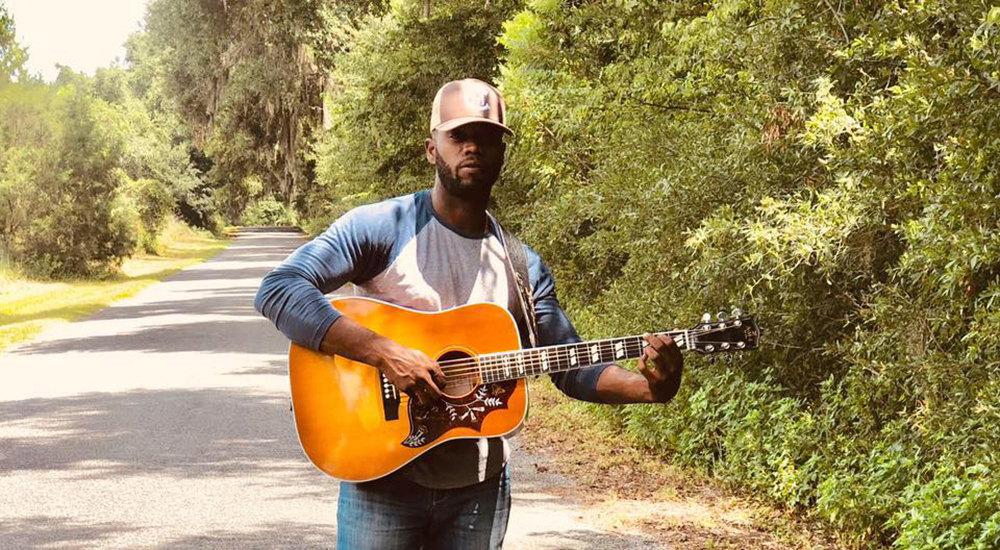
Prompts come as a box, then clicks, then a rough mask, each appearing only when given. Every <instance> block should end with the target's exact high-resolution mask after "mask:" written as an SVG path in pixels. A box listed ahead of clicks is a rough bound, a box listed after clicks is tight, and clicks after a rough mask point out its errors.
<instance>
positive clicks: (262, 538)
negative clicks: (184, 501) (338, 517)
mask: <svg viewBox="0 0 1000 550" xmlns="http://www.w3.org/2000/svg"><path fill="white" fill-rule="evenodd" d="M332 515H333V514H332V513H331V524H330V525H316V524H306V523H295V522H291V521H281V522H274V523H269V524H266V525H263V526H261V527H260V528H258V529H254V530H251V531H247V532H231V531H223V530H217V531H209V532H208V533H205V534H203V535H195V536H189V537H183V538H179V539H176V540H170V541H165V542H162V543H160V544H157V545H156V547H157V548H159V549H161V550H195V549H197V550H204V549H205V548H234V549H236V548H238V549H240V550H272V549H285V548H288V549H292V548H294V549H296V550H299V549H302V550H313V549H315V550H319V549H324V550H332V549H334V548H336V546H337V544H336V542H337V529H336V527H334V525H333V524H332V523H333V521H332V520H333V518H332ZM345 550H347V549H345Z"/></svg>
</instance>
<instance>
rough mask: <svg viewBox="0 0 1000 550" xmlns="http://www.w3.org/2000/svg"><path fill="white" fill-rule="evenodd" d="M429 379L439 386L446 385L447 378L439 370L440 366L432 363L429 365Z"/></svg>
mask: <svg viewBox="0 0 1000 550" xmlns="http://www.w3.org/2000/svg"><path fill="white" fill-rule="evenodd" d="M431 379H432V380H433V381H434V383H436V384H437V385H439V386H444V385H445V384H446V383H447V381H448V377H447V376H445V375H444V371H443V370H441V365H438V364H437V363H433V362H432V363H431Z"/></svg>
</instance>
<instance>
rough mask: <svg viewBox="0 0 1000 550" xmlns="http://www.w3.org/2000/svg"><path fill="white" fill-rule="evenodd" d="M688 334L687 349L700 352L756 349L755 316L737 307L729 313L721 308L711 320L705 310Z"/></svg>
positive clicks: (757, 331) (710, 352) (703, 353)
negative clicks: (699, 320)
mask: <svg viewBox="0 0 1000 550" xmlns="http://www.w3.org/2000/svg"><path fill="white" fill-rule="evenodd" d="M688 334H689V339H690V342H688V349H690V350H692V351H696V352H698V353H700V354H702V355H711V354H715V353H731V352H736V351H747V350H752V349H757V343H758V341H759V340H760V329H759V328H758V327H757V321H756V319H754V317H753V315H744V314H743V312H742V311H740V310H739V309H734V310H733V312H732V315H728V314H726V313H725V312H722V311H720V312H719V313H718V314H716V317H715V319H714V320H713V319H712V315H711V314H709V313H706V314H704V315H703V316H702V318H701V322H700V323H698V324H697V325H695V326H694V327H693V328H691V329H690V330H689V331H688Z"/></svg>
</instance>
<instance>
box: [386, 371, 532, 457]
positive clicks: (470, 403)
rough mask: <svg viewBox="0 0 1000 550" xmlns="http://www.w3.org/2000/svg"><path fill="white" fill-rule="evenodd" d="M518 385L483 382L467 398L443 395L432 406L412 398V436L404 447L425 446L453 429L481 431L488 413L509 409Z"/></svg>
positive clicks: (514, 383)
mask: <svg viewBox="0 0 1000 550" xmlns="http://www.w3.org/2000/svg"><path fill="white" fill-rule="evenodd" d="M516 387H517V381H516V380H508V381H506V382H497V383H495V384H483V385H482V386H478V387H477V388H476V389H475V390H473V391H472V393H470V394H468V395H466V396H464V397H455V398H453V397H448V396H447V395H446V396H443V397H442V398H441V399H439V400H438V401H435V402H434V404H432V405H431V406H429V407H425V406H423V405H421V404H420V402H419V401H417V400H416V399H410V404H409V407H408V408H409V413H410V435H408V436H407V437H406V439H404V440H403V446H405V447H412V448H418V447H423V446H425V445H428V444H430V443H433V442H434V441H436V440H437V439H438V438H439V437H441V436H442V435H444V433H445V432H447V431H448V430H450V429H452V428H472V429H474V430H479V429H480V428H482V425H483V419H484V418H486V415H488V414H490V413H491V412H493V411H495V410H497V409H506V408H507V402H508V401H510V397H511V395H512V394H513V393H514V388H516Z"/></svg>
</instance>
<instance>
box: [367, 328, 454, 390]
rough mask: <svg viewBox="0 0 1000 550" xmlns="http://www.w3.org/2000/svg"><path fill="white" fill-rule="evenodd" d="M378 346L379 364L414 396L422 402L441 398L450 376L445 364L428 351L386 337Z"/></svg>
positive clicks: (393, 382)
mask: <svg viewBox="0 0 1000 550" xmlns="http://www.w3.org/2000/svg"><path fill="white" fill-rule="evenodd" d="M376 348H383V349H378V350H377V351H376V354H377V356H378V359H377V360H376V364H375V367H376V368H378V369H379V370H380V371H382V374H384V375H385V377H386V378H388V379H389V382H392V385H393V386H396V388H397V389H399V391H401V392H403V393H406V394H407V395H409V396H410V398H411V399H413V398H416V399H417V400H418V401H420V404H421V405H430V404H431V403H433V402H434V401H437V400H438V399H440V398H441V389H440V388H441V387H443V386H444V385H445V384H446V383H447V378H445V376H444V372H443V371H442V370H441V367H440V366H439V365H438V364H437V363H436V362H435V361H434V360H433V359H431V358H430V357H428V356H427V354H425V353H423V352H421V351H417V350H414V349H410V348H407V347H404V346H401V345H399V344H397V343H396V342H393V341H392V340H389V339H386V338H383V339H382V340H381V341H380V342H379V344H378V345H376Z"/></svg>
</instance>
